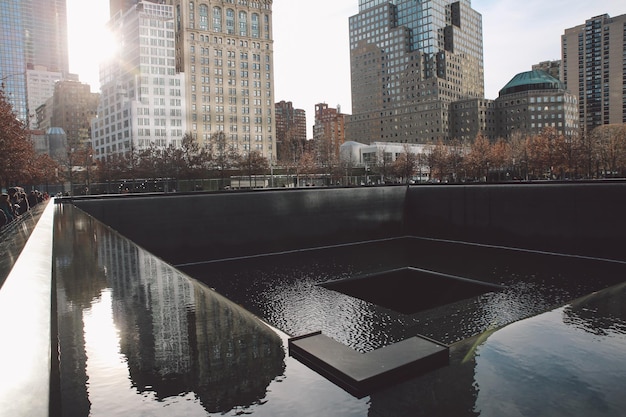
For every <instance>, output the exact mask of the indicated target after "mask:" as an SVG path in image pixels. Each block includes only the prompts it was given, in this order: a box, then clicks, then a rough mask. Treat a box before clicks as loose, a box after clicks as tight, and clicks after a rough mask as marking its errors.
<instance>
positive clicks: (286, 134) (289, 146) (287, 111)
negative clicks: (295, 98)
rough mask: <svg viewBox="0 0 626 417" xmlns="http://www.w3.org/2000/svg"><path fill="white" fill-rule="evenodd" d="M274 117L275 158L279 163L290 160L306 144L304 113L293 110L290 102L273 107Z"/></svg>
mask: <svg viewBox="0 0 626 417" xmlns="http://www.w3.org/2000/svg"><path fill="white" fill-rule="evenodd" d="M274 114H275V117H276V156H277V158H278V160H279V161H281V160H283V159H288V160H292V159H293V158H294V157H296V156H297V154H298V151H299V150H301V149H303V147H304V144H305V142H306V139H307V137H306V111H304V110H303V109H295V108H294V107H293V103H292V102H291V101H284V100H282V101H280V102H278V103H276V104H275V105H274Z"/></svg>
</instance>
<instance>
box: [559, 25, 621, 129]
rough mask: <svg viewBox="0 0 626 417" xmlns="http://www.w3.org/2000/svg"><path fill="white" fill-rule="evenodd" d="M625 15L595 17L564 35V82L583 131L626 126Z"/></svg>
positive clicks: (562, 50) (562, 40) (562, 43)
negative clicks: (575, 100) (602, 126)
mask: <svg viewBox="0 0 626 417" xmlns="http://www.w3.org/2000/svg"><path fill="white" fill-rule="evenodd" d="M624 51H626V14H624V15H621V16H617V17H614V18H612V17H610V16H609V15H608V14H604V15H601V16H596V17H592V18H591V19H589V20H587V21H586V22H585V24H583V25H579V26H576V27H573V28H569V29H566V30H565V33H564V34H563V35H562V36H561V54H562V57H561V58H562V63H563V64H562V65H563V81H564V82H565V85H566V87H567V89H568V90H570V91H571V92H572V94H574V95H575V96H577V97H578V105H579V111H580V126H581V128H582V129H583V130H584V131H590V130H592V129H593V128H594V127H596V126H599V125H603V124H613V123H626V55H625V54H624Z"/></svg>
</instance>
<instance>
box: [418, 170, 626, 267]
mask: <svg viewBox="0 0 626 417" xmlns="http://www.w3.org/2000/svg"><path fill="white" fill-rule="evenodd" d="M406 232H407V234H411V235H415V236H426V237H434V238H441V239H452V240H462V241H470V242H479V243H488V244H496V245H504V246H512V247H522V248H530V249H539V250H548V251H557V252H564V253H573V254H580V255H588V256H599V257H610V258H615V259H622V260H626V183H623V182H609V181H607V182H593V183H530V184H514V185H511V184H506V185H505V184H502V185H498V184H494V185H468V186H461V185H447V186H432V187H431V186H420V187H412V188H411V189H410V191H409V192H408V194H407V211H406Z"/></svg>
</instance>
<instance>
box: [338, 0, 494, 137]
mask: <svg viewBox="0 0 626 417" xmlns="http://www.w3.org/2000/svg"><path fill="white" fill-rule="evenodd" d="M350 67H351V77H352V116H351V118H350V121H349V123H348V126H347V129H348V132H349V133H348V138H349V140H355V141H359V142H364V143H371V142H374V141H385V142H401V143H420V142H421V143H425V142H434V141H438V140H443V141H447V140H449V139H450V120H449V113H450V104H451V103H453V102H455V101H459V100H468V99H480V98H483V97H484V68H483V41H482V16H481V15H480V14H479V13H478V12H477V11H475V10H474V9H472V7H471V2H470V0H458V1H451V0H417V1H416V0H359V13H358V14H357V15H354V16H352V17H350Z"/></svg>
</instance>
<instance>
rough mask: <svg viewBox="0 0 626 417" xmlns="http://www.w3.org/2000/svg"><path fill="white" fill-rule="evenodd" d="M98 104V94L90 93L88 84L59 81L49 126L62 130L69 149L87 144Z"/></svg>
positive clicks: (53, 99)
mask: <svg viewBox="0 0 626 417" xmlns="http://www.w3.org/2000/svg"><path fill="white" fill-rule="evenodd" d="M99 102H100V94H99V93H92V92H91V86H90V85H89V84H83V83H81V82H78V81H59V82H58V83H56V85H55V87H54V95H53V98H52V112H51V113H52V114H51V120H50V126H56V127H60V128H62V129H63V130H64V131H65V134H66V135H67V141H68V144H69V146H71V147H79V146H81V145H85V144H89V143H90V141H91V121H92V120H93V118H94V117H96V115H97V110H98V104H99Z"/></svg>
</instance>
